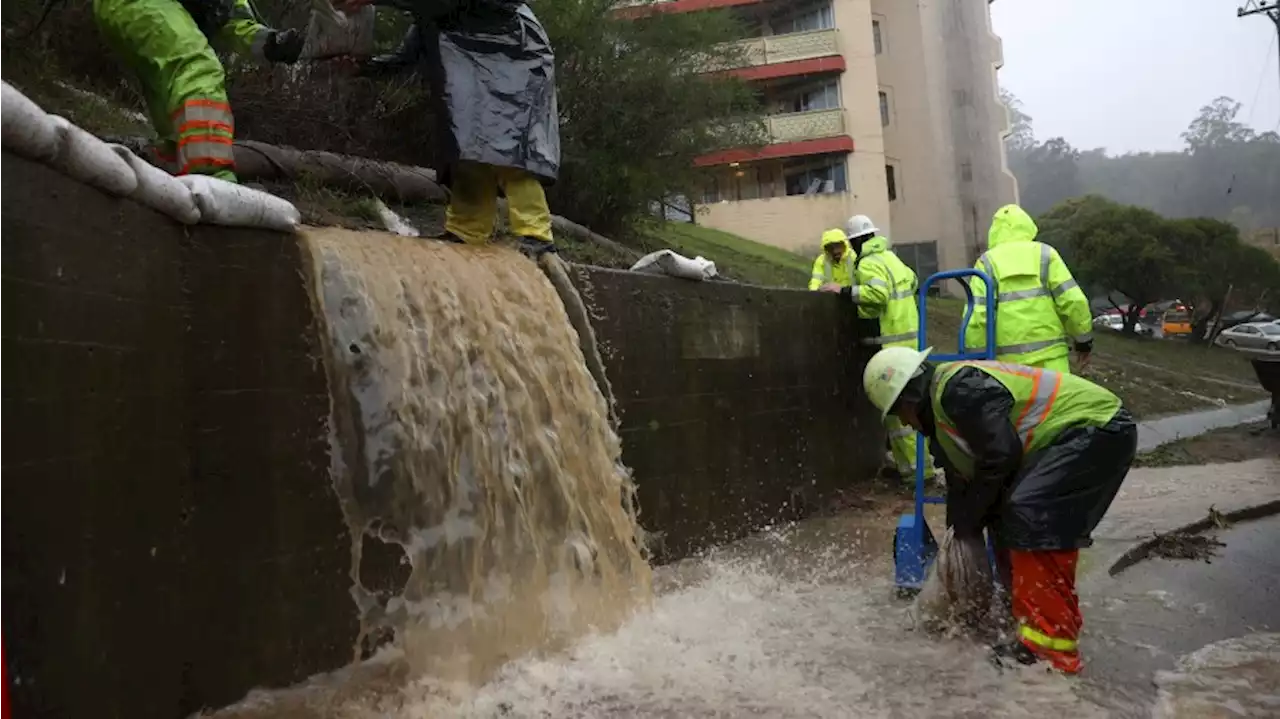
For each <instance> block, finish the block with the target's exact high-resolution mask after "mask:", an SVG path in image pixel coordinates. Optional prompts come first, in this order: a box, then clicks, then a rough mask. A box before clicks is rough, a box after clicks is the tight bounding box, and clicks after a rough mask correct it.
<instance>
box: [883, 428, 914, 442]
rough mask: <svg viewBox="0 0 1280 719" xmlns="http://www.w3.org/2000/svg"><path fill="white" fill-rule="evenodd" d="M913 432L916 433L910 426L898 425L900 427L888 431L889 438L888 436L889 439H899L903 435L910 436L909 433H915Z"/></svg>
mask: <svg viewBox="0 0 1280 719" xmlns="http://www.w3.org/2000/svg"><path fill="white" fill-rule="evenodd" d="M915 433H916V431H915V430H914V429H911V428H910V427H900V428H898V429H895V430H893V431H892V432H890V433H889V438H890V439H901V438H903V437H910V436H911V435H913V434H915Z"/></svg>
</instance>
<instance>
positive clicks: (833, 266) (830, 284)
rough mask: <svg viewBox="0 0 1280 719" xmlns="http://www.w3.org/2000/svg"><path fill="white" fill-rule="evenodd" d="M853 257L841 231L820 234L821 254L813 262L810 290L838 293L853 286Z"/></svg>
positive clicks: (846, 239)
mask: <svg viewBox="0 0 1280 719" xmlns="http://www.w3.org/2000/svg"><path fill="white" fill-rule="evenodd" d="M854 262H855V256H854V252H853V250H852V248H850V247H849V240H848V238H846V237H845V236H844V232H842V231H841V230H827V231H826V232H823V233H822V254H820V255H818V256H817V257H816V258H814V260H813V274H812V275H810V276H809V289H810V290H823V291H825V292H839V291H840V289H841V288H843V287H852V286H853V265H854Z"/></svg>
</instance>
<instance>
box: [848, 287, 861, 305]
mask: <svg viewBox="0 0 1280 719" xmlns="http://www.w3.org/2000/svg"><path fill="white" fill-rule="evenodd" d="M849 299H851V300H853V303H854V304H855V305H856V304H858V300H860V299H862V286H861V285H853V286H852V287H850V288H849Z"/></svg>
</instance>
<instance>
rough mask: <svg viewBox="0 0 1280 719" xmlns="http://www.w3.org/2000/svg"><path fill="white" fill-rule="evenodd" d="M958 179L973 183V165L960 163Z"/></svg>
mask: <svg viewBox="0 0 1280 719" xmlns="http://www.w3.org/2000/svg"><path fill="white" fill-rule="evenodd" d="M960 179H961V180H964V181H965V182H973V163H971V162H962V163H960Z"/></svg>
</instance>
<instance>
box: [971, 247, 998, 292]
mask: <svg viewBox="0 0 1280 719" xmlns="http://www.w3.org/2000/svg"><path fill="white" fill-rule="evenodd" d="M978 262H981V263H982V270H983V271H984V272H986V273H987V277H990V278H991V281H992V282H995V281H996V268H995V267H994V266H992V264H991V259H990V258H988V257H987V253H985V252H983V253H982V256H981V257H979V258H978ZM974 294H975V295H976V294H977V293H976V292H975V293H974ZM981 296H982V297H986V296H987V288H986V286H985V284H984V286H983V288H982V295H981ZM996 297H997V299H999V295H997V296H996Z"/></svg>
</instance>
